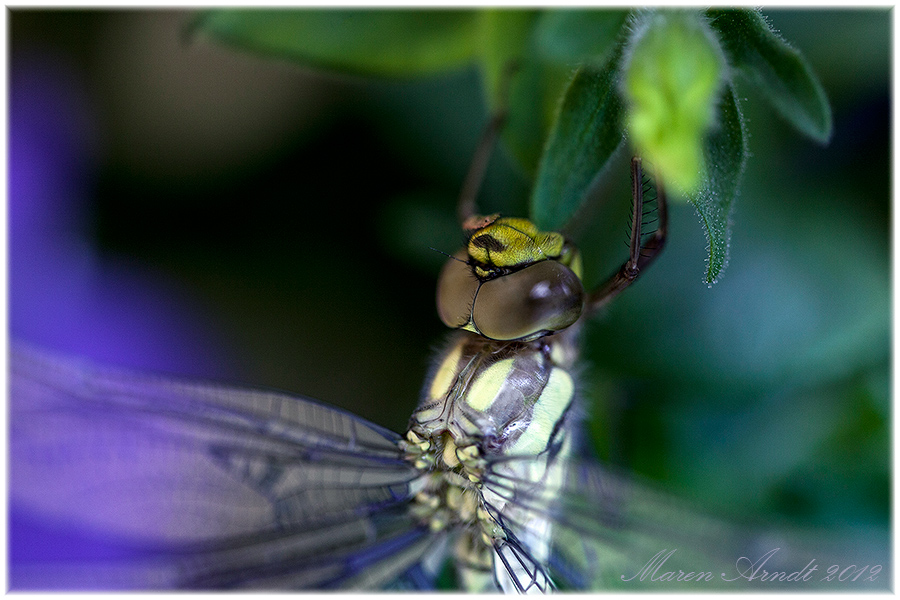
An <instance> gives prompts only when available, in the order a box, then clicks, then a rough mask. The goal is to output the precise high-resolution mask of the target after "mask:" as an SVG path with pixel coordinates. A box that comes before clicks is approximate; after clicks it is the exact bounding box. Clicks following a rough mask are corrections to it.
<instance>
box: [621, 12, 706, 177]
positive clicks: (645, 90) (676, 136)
mask: <svg viewBox="0 0 900 600" xmlns="http://www.w3.org/2000/svg"><path fill="white" fill-rule="evenodd" d="M627 52H629V54H628V56H627V59H626V61H625V66H624V78H623V90H624V92H625V96H626V97H627V99H628V116H627V120H628V131H629V134H630V136H631V138H632V140H633V142H634V146H635V147H636V149H637V151H638V153H639V154H641V155H642V156H643V157H644V158H645V159H647V160H649V161H650V162H652V163H653V164H654V166H655V167H656V170H657V172H658V173H659V175H660V176H661V177H663V179H664V180H665V181H666V182H667V183H668V184H669V185H672V186H674V187H676V188H678V189H679V190H682V191H684V192H687V193H691V192H694V191H696V190H697V188H698V187H699V185H700V184H701V180H702V171H703V160H702V145H703V136H704V135H705V133H706V131H707V129H708V128H709V126H710V125H711V123H712V122H713V115H714V108H715V100H716V96H717V92H718V88H719V84H720V81H721V74H722V71H723V63H724V60H723V56H722V52H721V49H720V48H719V46H718V43H717V42H716V40H715V39H714V38H713V36H712V33H711V32H710V31H709V29H708V28H707V26H706V24H705V23H704V22H703V20H702V18H701V17H700V15H699V14H697V13H696V12H693V11H684V10H676V11H669V10H666V11H654V12H652V13H648V14H646V15H645V16H644V18H643V19H642V20H641V21H639V22H638V23H637V24H636V27H635V31H634V34H633V35H632V37H631V40H630V41H629V47H628V50H627Z"/></svg>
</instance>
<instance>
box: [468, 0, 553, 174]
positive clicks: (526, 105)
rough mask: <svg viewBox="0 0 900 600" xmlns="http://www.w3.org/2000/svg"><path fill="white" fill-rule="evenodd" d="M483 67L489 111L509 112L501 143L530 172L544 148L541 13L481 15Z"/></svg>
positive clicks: (527, 11)
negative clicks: (537, 36) (536, 38)
mask: <svg viewBox="0 0 900 600" xmlns="http://www.w3.org/2000/svg"><path fill="white" fill-rule="evenodd" d="M481 17H482V20H481V25H482V39H483V40H484V43H483V48H482V69H483V77H484V81H485V89H486V91H487V95H488V106H489V107H490V110H491V112H494V113H496V112H498V111H501V110H504V109H505V110H506V122H505V123H504V126H503V133H502V136H503V142H504V144H505V145H506V149H507V150H508V151H509V153H510V154H511V155H512V158H513V159H514V161H515V162H516V164H518V166H519V167H520V168H521V170H522V171H523V172H524V173H525V174H526V175H529V176H531V175H532V174H533V173H534V171H535V168H536V166H537V162H538V159H539V158H540V155H541V149H542V148H543V141H544V132H545V130H546V126H545V124H544V110H543V104H544V87H545V85H547V81H546V80H545V77H544V75H545V74H544V69H543V68H542V66H541V64H540V62H539V61H538V60H537V57H536V56H534V54H533V52H532V35H533V32H534V26H535V23H536V22H537V17H538V13H537V12H536V11H530V10H502V9H497V10H487V11H483V12H482V13H481Z"/></svg>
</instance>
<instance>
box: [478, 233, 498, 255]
mask: <svg viewBox="0 0 900 600" xmlns="http://www.w3.org/2000/svg"><path fill="white" fill-rule="evenodd" d="M472 245H474V246H475V247H476V248H484V249H485V250H487V251H488V252H503V251H504V250H505V249H506V246H505V245H504V244H503V243H502V242H501V241H500V240H498V239H497V238H495V237H494V236H492V235H491V234H489V233H482V234H481V235H476V236H475V237H474V238H472Z"/></svg>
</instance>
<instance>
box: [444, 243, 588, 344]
mask: <svg viewBox="0 0 900 600" xmlns="http://www.w3.org/2000/svg"><path fill="white" fill-rule="evenodd" d="M465 256H466V254H465V252H460V253H457V255H456V257H455V258H453V259H451V260H449V261H448V262H447V264H446V265H445V266H444V270H443V271H442V272H441V277H440V279H439V280H438V293H437V305H438V313H439V314H440V317H441V320H442V321H443V322H444V324H445V325H447V326H449V327H454V328H462V329H467V330H469V331H473V332H475V333H478V334H481V335H483V336H484V337H487V338H491V339H495V340H518V339H523V338H529V337H532V336H535V335H537V334H542V333H549V332H553V331H559V330H560V329H565V328H566V327H568V326H569V325H571V324H572V323H574V322H575V321H577V320H578V318H579V317H580V316H581V311H582V308H583V305H584V288H583V287H582V285H581V280H580V279H579V278H578V276H577V275H576V274H575V273H574V272H572V270H571V269H569V268H568V267H566V266H565V265H563V264H561V263H559V262H557V261H555V260H544V261H541V262H537V263H534V264H532V265H529V266H527V267H525V268H523V269H520V270H518V271H514V272H512V273H508V274H506V275H503V276H500V277H496V278H494V279H490V280H487V281H481V280H480V279H478V278H477V277H476V276H475V274H474V273H473V271H472V267H470V266H469V265H468V264H466V263H465V262H462V259H464V257H465Z"/></svg>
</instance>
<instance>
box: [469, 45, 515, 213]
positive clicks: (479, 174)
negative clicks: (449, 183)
mask: <svg viewBox="0 0 900 600" xmlns="http://www.w3.org/2000/svg"><path fill="white" fill-rule="evenodd" d="M517 68H518V65H517V64H516V62H514V61H513V62H510V63H509V64H507V65H506V68H505V69H504V70H503V81H502V83H501V88H500V106H499V107H498V109H497V111H496V112H495V113H494V115H493V116H492V117H491V120H490V121H488V123H487V125H486V126H485V128H484V131H483V132H482V134H481V140H480V141H479V142H478V147H477V148H476V149H475V155H474V156H473V157H472V162H471V163H470V164H469V171H468V173H466V178H465V179H464V180H463V186H462V190H461V191H460V194H459V202H457V204H456V215H457V217H458V218H459V222H460V223H465V222H466V221H467V220H468V219H469V218H470V217H471V216H473V215H474V214H475V212H476V211H475V199H476V198H477V197H478V191H479V190H480V189H481V184H482V182H483V181H484V174H485V172H486V171H487V166H488V163H489V162H490V160H491V154H492V152H493V149H494V144H495V143H496V141H497V137H498V136H499V135H500V131H502V129H503V125H504V123H505V122H506V115H507V105H508V97H509V86H510V80H511V79H512V76H513V74H514V73H515V72H516V69H517Z"/></svg>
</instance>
